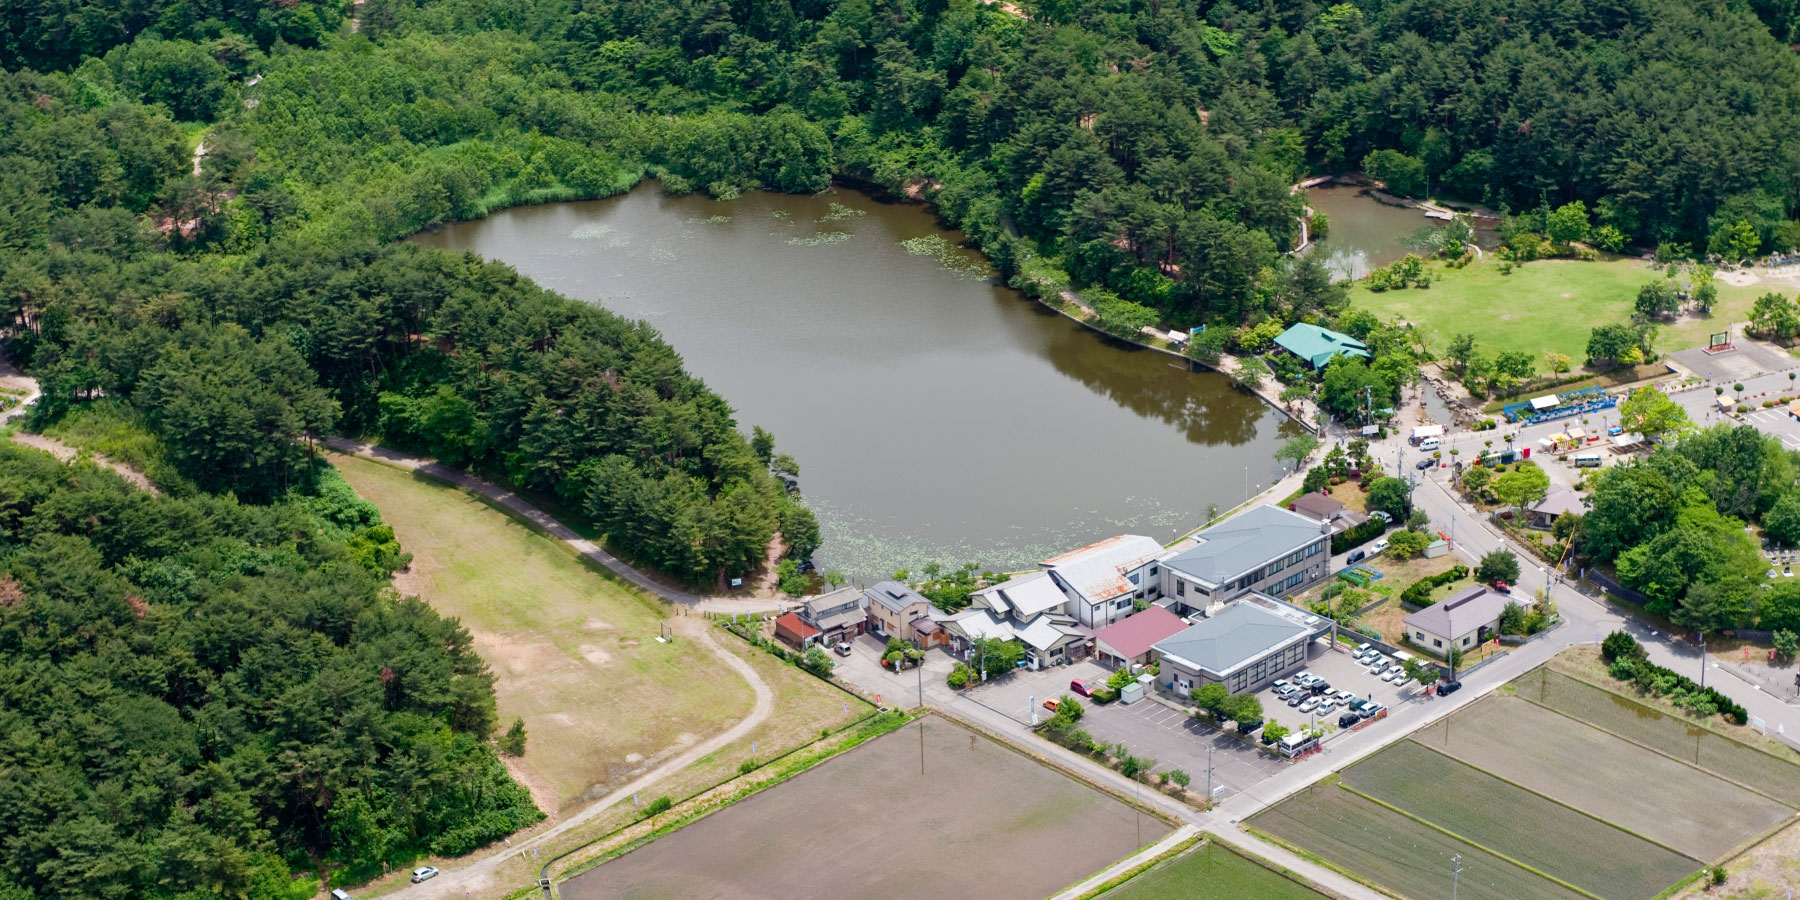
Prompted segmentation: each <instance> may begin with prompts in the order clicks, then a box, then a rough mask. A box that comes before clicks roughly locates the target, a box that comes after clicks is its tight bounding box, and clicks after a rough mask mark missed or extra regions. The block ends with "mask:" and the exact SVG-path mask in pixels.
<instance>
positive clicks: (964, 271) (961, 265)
mask: <svg viewBox="0 0 1800 900" xmlns="http://www.w3.org/2000/svg"><path fill="white" fill-rule="evenodd" d="M900 246H902V247H905V248H906V252H908V253H911V254H913V255H914V256H932V257H936V258H937V261H938V265H940V266H942V267H944V268H945V269H946V270H948V271H950V272H952V273H954V274H956V275H960V276H962V277H964V278H991V277H993V274H994V273H993V270H991V269H989V268H988V266H987V263H986V262H983V261H982V260H981V259H980V257H977V256H974V255H973V254H969V253H964V252H963V251H962V250H961V249H960V248H958V247H957V246H956V245H954V244H952V243H950V242H949V241H947V240H944V238H943V236H942V235H936V234H928V235H925V236H923V237H916V238H912V239H910V240H904V241H901V242H900Z"/></svg>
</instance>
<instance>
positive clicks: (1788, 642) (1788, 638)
mask: <svg viewBox="0 0 1800 900" xmlns="http://www.w3.org/2000/svg"><path fill="white" fill-rule="evenodd" d="M1770 641H1771V642H1772V643H1774V645H1775V655H1776V656H1778V657H1780V658H1782V659H1793V658H1794V654H1795V653H1796V652H1800V635H1795V634H1794V633H1793V632H1792V631H1788V630H1786V629H1776V631H1775V633H1774V635H1772V636H1771V637H1770Z"/></svg>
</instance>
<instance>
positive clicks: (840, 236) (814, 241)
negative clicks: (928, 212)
mask: <svg viewBox="0 0 1800 900" xmlns="http://www.w3.org/2000/svg"><path fill="white" fill-rule="evenodd" d="M849 239H850V236H849V235H847V234H845V233H843V232H841V231H815V232H813V233H812V234H811V235H809V236H807V237H796V238H788V240H787V242H788V243H790V244H793V245H794V246H796V247H818V246H822V245H825V244H841V243H843V242H845V241H847V240H849Z"/></svg>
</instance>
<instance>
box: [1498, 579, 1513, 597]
mask: <svg viewBox="0 0 1800 900" xmlns="http://www.w3.org/2000/svg"><path fill="white" fill-rule="evenodd" d="M1494 590H1496V591H1499V592H1500V593H1502V594H1510V593H1512V585H1510V584H1507V583H1506V582H1504V581H1496V582H1494Z"/></svg>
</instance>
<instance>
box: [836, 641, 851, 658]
mask: <svg viewBox="0 0 1800 900" xmlns="http://www.w3.org/2000/svg"><path fill="white" fill-rule="evenodd" d="M850 647H851V644H850V642H849V641H838V642H837V644H836V645H835V646H833V647H832V648H831V650H832V652H833V653H836V654H837V655H839V656H849V655H850Z"/></svg>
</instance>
